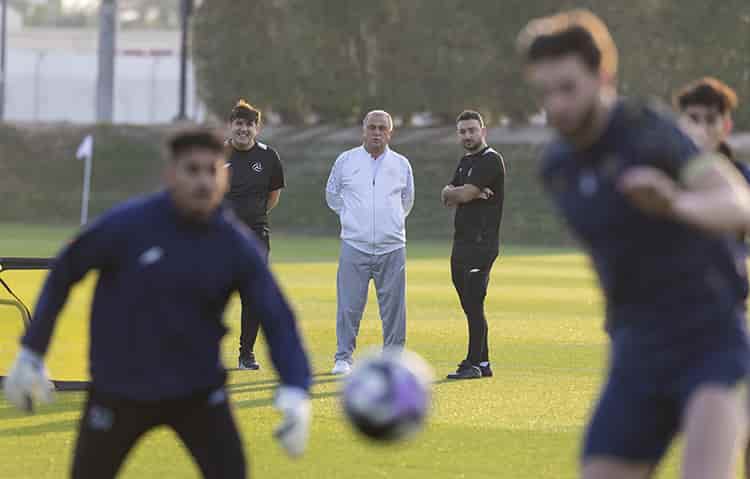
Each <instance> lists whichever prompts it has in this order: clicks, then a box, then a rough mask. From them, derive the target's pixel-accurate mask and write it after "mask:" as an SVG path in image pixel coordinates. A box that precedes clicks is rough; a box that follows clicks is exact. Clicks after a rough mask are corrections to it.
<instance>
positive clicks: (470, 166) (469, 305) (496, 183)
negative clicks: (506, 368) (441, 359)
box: [441, 111, 505, 379]
mask: <svg viewBox="0 0 750 479" xmlns="http://www.w3.org/2000/svg"><path fill="white" fill-rule="evenodd" d="M457 131H458V136H459V139H460V140H461V143H462V146H463V147H464V149H465V150H466V154H465V155H464V156H463V158H461V161H460V162H459V164H458V167H457V168H456V172H455V174H454V176H453V180H452V181H451V183H450V184H449V185H447V186H446V187H445V188H443V191H442V194H441V197H442V201H443V204H445V205H446V206H455V207H456V216H455V229H456V231H455V234H454V238H453V251H452V253H451V276H452V279H453V285H454V286H455V287H456V291H457V292H458V297H459V300H460V302H461V307H462V308H463V310H464V313H466V319H467V322H468V326H469V348H468V353H467V355H466V359H465V360H464V361H462V362H461V363H460V364H459V366H458V369H457V370H456V372H455V373H452V374H449V375H448V379H475V378H481V377H490V376H492V369H491V368H490V360H489V349H488V345H487V320H486V318H485V315H484V299H485V296H486V295H487V285H488V284H489V279H490V271H491V270H492V264H493V263H494V262H495V259H496V258H497V256H498V253H499V249H500V222H501V219H502V215H503V197H504V182H505V165H504V163H503V157H502V156H501V155H500V154H499V153H498V152H497V151H495V150H493V149H492V148H490V147H489V146H487V141H486V136H487V130H486V128H485V127H484V121H483V120H482V116H481V115H480V114H479V113H478V112H475V111H464V112H463V113H461V114H460V115H459V116H458V119H457Z"/></svg>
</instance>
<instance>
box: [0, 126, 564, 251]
mask: <svg viewBox="0 0 750 479" xmlns="http://www.w3.org/2000/svg"><path fill="white" fill-rule="evenodd" d="M315 131H316V130H312V129H301V130H300V129H297V130H286V129H284V130H281V131H277V133H276V134H274V135H271V136H264V140H266V141H268V142H269V143H270V144H271V145H272V146H273V147H274V148H276V149H277V150H278V151H279V153H280V155H281V159H282V162H283V163H284V168H285V171H286V175H287V188H286V189H285V190H284V192H283V194H282V196H281V203H280V204H279V206H278V207H277V208H276V209H274V211H273V213H272V214H271V222H272V226H273V229H274V231H288V232H295V233H299V232H305V233H311V234H316V235H326V236H330V237H335V236H337V235H338V231H339V230H338V228H339V226H338V219H337V218H336V216H335V215H334V214H333V213H332V212H331V211H330V210H329V209H328V207H327V206H326V204H325V195H324V188H325V183H326V179H327V177H328V174H329V172H330V168H331V166H332V165H333V162H334V160H335V159H336V157H337V156H338V154H339V153H341V152H342V151H343V150H346V149H348V148H351V147H352V146H354V145H353V144H351V143H341V142H333V141H331V140H329V139H316V138H315V137H314V136H312V137H311V139H308V140H306V141H299V140H298V138H300V137H304V136H310V135H312V133H314V132H315ZM89 132H90V130H86V129H83V128H78V127H67V128H62V127H59V128H54V129H45V130H39V129H35V130H33V131H32V130H23V129H15V128H12V127H7V126H6V127H0V157H2V158H3V161H2V162H0V201H2V202H3V208H2V209H0V221H11V222H17V223H66V224H71V223H72V224H75V223H76V221H77V220H78V217H79V211H80V204H81V203H80V202H81V178H82V172H83V163H82V162H80V161H76V160H75V158H74V154H75V150H76V148H77V146H78V144H79V142H80V141H81V139H82V138H83V136H84V135H85V134H87V133H89ZM93 133H94V135H95V141H94V143H95V144H94V156H95V158H94V165H93V180H92V194H91V209H90V211H91V214H92V215H94V216H95V215H98V214H100V213H102V212H103V211H105V210H106V209H108V208H110V207H112V206H113V205H114V204H115V203H117V202H120V201H122V200H124V199H126V198H128V197H130V196H132V195H136V194H141V193H145V192H149V191H153V190H155V189H156V188H157V187H158V185H159V179H160V170H161V160H160V151H159V145H160V143H161V142H163V140H164V138H165V135H167V134H168V131H167V130H154V129H153V128H142V127H117V128H115V127H109V126H101V127H97V128H96V129H95V130H94V131H93ZM422 133H424V132H422V131H420V130H417V129H404V130H399V131H397V134H396V136H395V139H396V142H395V144H394V145H393V148H394V149H395V150H397V151H399V152H401V153H403V154H405V155H407V157H408V158H409V159H410V161H411V163H412V166H413V169H414V178H415V183H416V203H415V206H414V210H413V211H412V213H411V215H410V216H409V219H408V227H407V229H408V235H409V237H410V238H442V239H445V240H448V239H449V238H451V235H452V231H453V224H452V212H451V210H449V209H446V208H444V207H442V205H441V204H440V201H439V193H440V190H441V188H442V187H443V186H444V185H445V184H446V183H447V182H448V180H449V179H450V178H451V175H452V173H453V171H454V168H455V166H456V163H457V161H458V158H459V157H460V155H461V154H462V152H461V150H460V148H459V147H458V146H457V145H455V144H454V143H453V135H454V133H453V131H452V129H439V130H435V131H433V132H432V135H431V136H428V137H424V136H422ZM410 137H411V138H412V139H410ZM402 139H403V140H402ZM355 141H356V140H355ZM498 149H499V150H500V151H501V152H502V153H503V155H504V156H505V160H506V163H507V165H508V170H509V171H508V179H507V181H508V183H507V186H506V204H505V214H504V217H503V226H502V232H501V235H502V238H503V240H504V241H505V242H508V243H514V244H537V245H559V244H569V238H568V236H567V234H566V233H565V231H564V228H563V227H562V226H561V225H560V224H559V223H558V220H557V219H556V218H555V216H554V215H553V213H552V211H551V208H550V205H549V204H548V202H547V199H546V197H545V196H544V194H543V193H542V192H541V190H540V188H539V185H538V184H537V181H536V169H537V156H538V154H539V149H538V147H532V146H523V145H520V146H516V145H514V146H510V145H507V146H502V147H498ZM6 158H7V159H8V160H7V161H5V159H6Z"/></svg>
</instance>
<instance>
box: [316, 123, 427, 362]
mask: <svg viewBox="0 0 750 479" xmlns="http://www.w3.org/2000/svg"><path fill="white" fill-rule="evenodd" d="M392 133H393V120H392V119H391V116H390V115H389V114H388V113H387V112H385V111H382V110H374V111H371V112H369V113H368V114H367V115H366V116H365V119H364V122H363V139H364V143H363V145H362V146H358V147H357V148H353V149H351V150H348V151H345V152H343V153H342V154H341V155H339V157H338V158H337V159H336V163H335V164H334V165H333V169H332V170H331V175H330V176H329V177H328V184H327V185H326V201H327V202H328V206H329V207H330V208H331V209H332V210H333V211H335V212H336V214H337V215H338V216H339V220H340V221H341V239H342V242H341V255H340V257H339V269H338V276H337V279H336V296H337V308H338V311H337V313H336V340H337V348H336V357H335V361H336V362H335V365H334V367H333V371H332V373H333V374H348V373H349V372H350V371H351V364H352V353H353V352H354V348H355V346H356V341H357V333H358V332H359V323H360V321H361V320H362V313H363V312H364V309H365V304H366V303H367V290H368V286H369V284H370V279H373V280H374V281H375V289H376V291H377V294H378V306H379V307H380V317H381V320H382V322H383V345H384V346H396V347H401V346H403V345H404V342H405V341H406V228H405V224H406V217H407V215H408V214H409V211H411V208H412V205H413V204H414V177H413V175H412V170H411V165H410V164H409V160H407V159H406V157H404V156H402V155H400V154H398V153H396V152H395V151H393V150H391V149H390V148H389V147H388V142H389V141H390V139H391V134H392Z"/></svg>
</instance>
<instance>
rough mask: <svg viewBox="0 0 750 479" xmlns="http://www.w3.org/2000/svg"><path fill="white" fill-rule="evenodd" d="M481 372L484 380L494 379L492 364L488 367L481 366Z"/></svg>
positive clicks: (488, 364)
mask: <svg viewBox="0 0 750 479" xmlns="http://www.w3.org/2000/svg"><path fill="white" fill-rule="evenodd" d="M479 370H480V371H482V377H483V378H491V377H492V368H491V367H490V363H487V366H482V365H481V364H480V365H479Z"/></svg>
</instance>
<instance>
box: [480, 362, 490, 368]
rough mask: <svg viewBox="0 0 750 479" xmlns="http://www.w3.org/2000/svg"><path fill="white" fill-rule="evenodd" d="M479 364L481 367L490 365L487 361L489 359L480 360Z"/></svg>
mask: <svg viewBox="0 0 750 479" xmlns="http://www.w3.org/2000/svg"><path fill="white" fill-rule="evenodd" d="M479 365H480V366H481V367H483V368H486V367H487V366H489V365H490V362H489V361H482V362H481V363H479Z"/></svg>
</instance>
